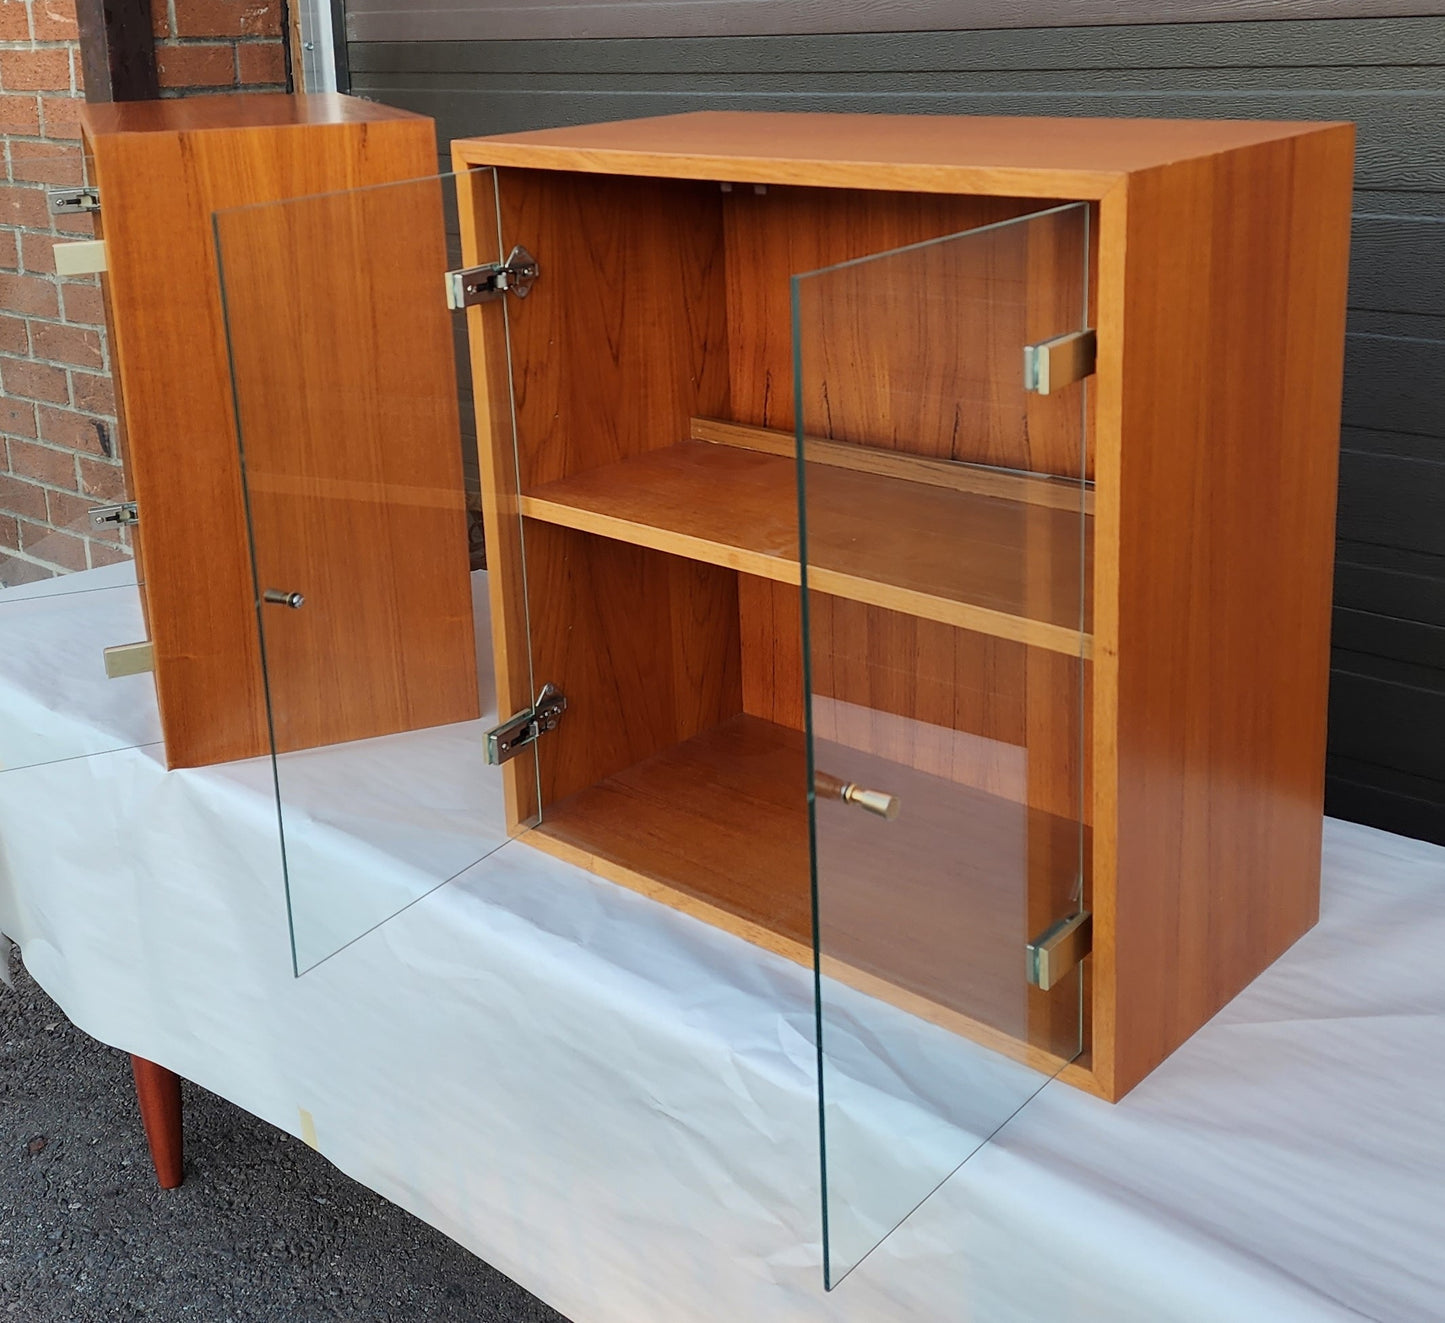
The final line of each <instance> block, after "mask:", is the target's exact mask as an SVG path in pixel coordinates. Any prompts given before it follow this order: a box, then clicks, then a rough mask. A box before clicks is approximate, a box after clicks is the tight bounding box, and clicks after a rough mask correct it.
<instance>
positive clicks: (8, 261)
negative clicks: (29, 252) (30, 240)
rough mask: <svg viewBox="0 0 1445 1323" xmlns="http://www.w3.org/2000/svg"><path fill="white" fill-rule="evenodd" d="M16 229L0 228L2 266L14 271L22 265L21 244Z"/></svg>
mask: <svg viewBox="0 0 1445 1323" xmlns="http://www.w3.org/2000/svg"><path fill="white" fill-rule="evenodd" d="M15 240H16V235H15V231H14V230H0V267H4V268H5V269H6V270H7V271H14V270H15V269H16V268H17V267H18V266H19V265H20V254H19V252H18V249H19V244H17V243H16V241H15Z"/></svg>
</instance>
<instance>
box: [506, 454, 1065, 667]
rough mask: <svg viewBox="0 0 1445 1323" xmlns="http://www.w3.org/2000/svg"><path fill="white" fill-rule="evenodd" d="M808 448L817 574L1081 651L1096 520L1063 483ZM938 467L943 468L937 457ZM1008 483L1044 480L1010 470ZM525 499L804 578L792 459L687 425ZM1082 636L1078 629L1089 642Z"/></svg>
mask: <svg viewBox="0 0 1445 1323" xmlns="http://www.w3.org/2000/svg"><path fill="white" fill-rule="evenodd" d="M746 430H751V431H754V432H756V431H757V430H758V429H746ZM763 435H767V434H766V433H764V434H763ZM860 449H861V447H841V446H835V447H833V450H835V451H836V450H842V451H856V450H860ZM809 453H810V459H809V462H808V464H807V477H806V481H807V501H808V510H807V515H808V547H809V564H808V578H809V584H810V586H811V587H813V588H815V589H817V590H818V591H820V592H825V593H830V594H832V595H833V596H836V597H844V598H851V599H853V600H855V601H860V602H867V603H869V604H870V605H873V606H879V607H884V608H887V609H889V610H894V611H900V612H904V613H906V614H909V615H914V616H919V617H923V618H925V619H929V620H938V621H942V622H943V623H945V624H949V625H956V626H958V627H960V628H963V629H970V630H975V631H977V632H979V633H983V634H991V635H994V636H996V637H999V638H1005V639H1012V640H1014V641H1016V642H1019V643H1026V644H1029V645H1031V646H1034V647H1040V648H1047V649H1049V650H1051V651H1054V652H1061V653H1066V654H1069V655H1073V656H1077V655H1079V653H1080V651H1081V640H1080V634H1079V605H1078V601H1079V591H1080V584H1081V582H1087V579H1086V577H1085V576H1086V575H1087V572H1088V565H1087V557H1088V546H1087V544H1088V542H1090V541H1092V520H1091V519H1088V518H1084V533H1083V535H1082V537H1081V532H1080V520H1081V518H1083V516H1081V514H1080V512H1079V510H1078V509H1077V507H1076V508H1075V509H1072V510H1069V509H1060V508H1058V505H1059V499H1058V496H1057V493H1058V490H1059V489H1058V487H1057V485H1054V486H1053V487H1052V490H1053V492H1054V493H1055V499H1054V500H1053V501H1052V502H1051V503H1045V502H1044V501H1041V500H1036V499H1032V498H1030V497H1029V496H1027V495H1025V494H1024V492H1025V488H1023V487H1020V488H1019V492H1020V498H1019V499H1011V498H1008V497H1005V496H999V495H984V494H981V493H980V492H978V491H977V490H960V489H958V487H956V486H946V485H943V484H942V483H941V482H939V481H938V480H937V479H936V477H935V476H934V475H931V474H930V475H925V478H926V480H924V481H918V480H916V475H914V476H911V477H898V476H889V475H887V474H884V473H879V472H876V471H873V472H866V471H859V470H858V469H856V468H853V467H844V466H842V464H840V463H838V462H834V461H830V460H828V459H814V458H811V456H813V455H814V454H815V453H817V452H816V451H815V450H812V449H810V452H809ZM869 453H870V454H872V455H880V454H885V452H869ZM888 458H890V459H893V460H894V461H895V462H909V461H911V459H912V457H906V456H896V457H891V456H890V457H888ZM913 463H914V466H915V467H916V465H917V463H918V462H917V461H913ZM922 463H924V464H927V461H922ZM945 467H953V466H943V465H938V464H934V465H932V468H935V469H944V468H945ZM1008 481H1011V482H1013V483H1014V484H1016V485H1017V484H1019V483H1024V484H1027V486H1028V488H1030V489H1032V488H1035V487H1038V486H1039V483H1037V482H1032V481H1031V480H1029V479H1018V478H1013V477H1012V476H1011V475H1010V476H1009V477H1008ZM1041 481H1046V480H1041ZM521 509H522V514H523V515H526V516H528V517H530V518H532V519H538V520H543V521H545V522H547V523H553V524H561V525H563V526H565V527H567V528H575V529H579V530H581V531H583V532H587V533H596V534H599V535H601V536H603V537H609V538H615V539H617V540H619V541H623V542H631V543H635V544H637V545H639V546H644V547H650V548H652V549H654V550H657V551H665V552H670V553H672V554H673V555H678V556H686V557H689V558H690V559H693V560H701V561H708V562H710V563H712V564H715V565H724V566H727V567H728V568H730V569H735V570H740V571H742V572H744V573H747V574H755V575H759V576H761V577H763V578H766V579H775V580H778V581H779V582H782V583H792V584H796V583H798V582H799V581H800V577H801V576H800V570H799V563H798V512H797V484H796V464H795V461H794V460H793V459H792V458H791V457H787V456H784V455H781V454H776V453H766V452H764V451H762V450H759V449H753V448H751V447H748V448H744V447H743V446H742V445H740V444H738V442H737V441H735V440H732V441H725V442H724V443H722V444H714V443H712V442H709V441H699V440H693V439H689V440H686V441H682V442H680V443H678V444H677V445H673V446H668V447H666V448H665V449H661V450H654V451H649V452H647V453H645V454H642V455H638V456H635V457H633V458H631V459H627V460H624V461H622V462H620V463H616V464H609V465H606V466H603V467H601V468H595V469H591V470H588V471H587V472H584V473H579V474H576V475H575V476H573V477H570V478H564V479H562V480H561V481H558V482H552V483H548V484H546V485H544V486H541V487H538V488H536V489H534V490H532V491H528V492H525V493H524V494H523V496H522V500H521ZM1081 542H1083V543H1084V544H1085V545H1084V546H1083V547H1081ZM1081 552H1082V554H1083V555H1084V556H1085V564H1084V566H1082V567H1081V565H1080V555H1081ZM1088 645H1089V640H1088V638H1087V637H1086V638H1085V639H1084V640H1083V641H1082V651H1083V652H1084V655H1088V650H1089V647H1088Z"/></svg>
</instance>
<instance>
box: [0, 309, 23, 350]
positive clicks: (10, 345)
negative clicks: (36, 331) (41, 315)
mask: <svg viewBox="0 0 1445 1323" xmlns="http://www.w3.org/2000/svg"><path fill="white" fill-rule="evenodd" d="M0 353H3V354H20V355H21V356H22V357H23V356H25V355H27V354H29V353H30V336H29V335H28V334H27V333H26V330H25V323H24V321H22V320H21V319H20V318H19V317H0Z"/></svg>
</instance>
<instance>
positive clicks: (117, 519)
mask: <svg viewBox="0 0 1445 1323" xmlns="http://www.w3.org/2000/svg"><path fill="white" fill-rule="evenodd" d="M90 522H91V523H92V524H93V525H94V526H95V527H96V528H129V527H130V525H131V524H138V523H140V511H139V509H137V508H136V503H135V502H134V501H121V502H120V504H118V505H97V506H96V507H95V508H94V509H93V510H92V511H91V512H90Z"/></svg>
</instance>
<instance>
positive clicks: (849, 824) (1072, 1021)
mask: <svg viewBox="0 0 1445 1323" xmlns="http://www.w3.org/2000/svg"><path fill="white" fill-rule="evenodd" d="M816 752H817V757H818V759H819V766H818V768H817V769H816V770H817V772H818V773H819V774H827V773H830V767H829V766H827V765H825V762H827V761H831V760H836V763H835V766H834V768H833V769H832V770H833V771H836V772H837V773H838V774H839V775H840V776H842V777H845V778H847V779H848V780H849V781H862V780H863V778H864V777H865V776H866V777H867V778H868V780H869V782H870V783H871V784H873V785H874V786H875V787H876V788H877V789H878V790H881V791H885V792H887V793H888V794H890V795H892V796H895V797H896V799H897V802H898V805H899V812H898V817H897V819H896V820H884V819H883V818H880V817H877V816H874V815H872V814H869V813H867V812H864V811H862V810H860V809H859V808H858V807H856V806H855V805H852V804H846V803H843V802H841V801H823V800H820V802H819V804H818V809H817V811H818V815H819V816H818V832H817V835H818V848H817V866H818V883H817V885H818V887H819V909H818V935H819V944H820V946H821V962H820V963H821V971H822V974H823V977H824V980H825V984H824V986H825V993H824V995H825V996H826V995H827V992H826V987H827V982H828V980H834V979H836V980H837V981H839V982H841V983H846V984H848V985H851V986H852V987H855V988H858V989H860V990H862V991H865V992H867V993H869V994H871V995H873V996H877V997H879V998H881V999H883V1000H886V1001H889V1002H892V1003H894V1004H896V1005H898V1006H901V1007H903V1008H905V1009H907V1010H909V1011H911V1012H913V1013H915V1014H918V1015H921V1016H923V1017H924V1018H926V1019H929V1020H932V1021H934V1022H936V1023H939V1024H942V1025H944V1026H946V1027H948V1028H950V1029H952V1030H954V1031H955V1032H958V1033H961V1034H963V1035H964V1036H966V1037H968V1038H970V1039H973V1040H975V1041H979V1042H982V1043H984V1044H985V1045H987V1046H989V1047H992V1048H994V1049H996V1050H998V1051H1001V1052H1003V1053H1006V1054H1007V1055H1008V1056H1010V1057H1012V1058H1014V1059H1021V1060H1026V1061H1028V1062H1029V1063H1030V1064H1034V1065H1037V1066H1038V1068H1040V1069H1041V1070H1047V1071H1049V1072H1051V1073H1052V1072H1053V1071H1056V1070H1057V1069H1058V1068H1059V1067H1060V1066H1061V1065H1062V1063H1063V1061H1065V1060H1067V1059H1069V1058H1071V1057H1073V1056H1074V1055H1075V1053H1076V1051H1077V1047H1078V1022H1077V996H1075V997H1074V998H1073V1000H1072V1001H1070V1000H1069V998H1068V996H1067V993H1065V995H1064V996H1063V997H1062V998H1061V997H1060V996H1059V995H1058V991H1057V990H1056V993H1055V994H1054V995H1053V996H1049V995H1047V994H1043V993H1040V992H1039V991H1038V990H1037V989H1034V988H1031V987H1030V986H1029V985H1028V983H1027V980H1026V978H1025V956H1024V948H1025V944H1026V943H1027V941H1028V940H1029V937H1030V936H1031V935H1032V926H1033V925H1036V924H1037V922H1038V918H1037V916H1038V915H1039V914H1040V913H1041V912H1043V911H1045V910H1048V909H1050V908H1053V909H1057V907H1058V905H1059V904H1060V903H1067V901H1068V896H1069V893H1070V892H1072V891H1074V890H1076V889H1077V886H1078V875H1077V868H1078V861H1079V857H1080V849H1081V836H1080V831H1081V829H1080V826H1079V824H1078V823H1077V822H1076V821H1073V820H1070V819H1067V818H1060V817H1056V816H1054V815H1052V814H1048V813H1044V812H1042V811H1040V810H1037V809H1030V808H1028V806H1027V805H1026V804H1024V803H1021V802H1017V801H1015V800H1013V799H1009V798H1004V797H1002V796H999V795H995V794H990V793H987V792H985V791H982V790H976V789H973V788H970V787H965V786H960V785H958V784H956V783H955V782H952V781H949V780H946V779H944V778H940V777H936V776H931V775H929V774H927V773H924V772H920V771H918V770H917V769H916V768H913V767H908V766H904V765H902V764H899V763H894V762H891V761H888V760H885V759H882V758H879V757H877V756H875V755H871V754H863V753H860V752H859V751H858V750H854V749H848V748H845V747H844V746H841V745H839V746H834V745H831V744H827V743H825V742H821V741H820V742H819V744H818V746H817V751H816ZM860 759H861V762H860ZM806 787H807V752H806V743H805V738H804V736H803V734H802V733H801V732H799V731H796V730H792V729H790V728H787V727H784V726H780V725H777V724H775V723H773V722H770V721H765V720H762V719H760V718H757V717H753V716H748V715H739V716H735V717H732V718H730V719H728V720H726V721H724V722H722V723H720V724H719V725H717V726H715V727H713V728H711V729H710V730H707V731H704V732H703V733H702V734H700V735H698V736H696V737H694V738H693V739H690V740H687V741H686V742H684V743H681V744H678V745H675V746H673V747H671V748H669V749H666V750H664V751H662V752H661V753H659V754H657V755H655V756H653V757H651V758H648V759H646V760H644V761H643V762H640V763H638V764H636V765H634V766H632V767H630V768H628V769H626V770H625V771H623V772H620V773H618V774H617V775H615V776H610V777H608V778H606V779H605V780H603V781H600V782H598V783H597V784H596V785H593V786H589V787H588V788H586V789H585V790H582V791H580V792H578V793H576V794H574V795H571V796H569V797H568V798H566V799H564V800H562V801H560V802H558V803H556V804H554V805H551V806H549V807H548V808H547V809H546V810H545V811H544V813H543V820H542V822H541V824H540V825H539V826H538V827H536V828H535V829H533V830H532V831H530V832H528V833H527V834H526V835H525V836H524V837H523V839H524V840H526V841H528V842H530V843H531V844H532V845H534V846H536V847H537V848H539V849H542V850H544V851H546V852H547V853H549V854H552V855H555V856H557V857H559V858H562V859H565V860H567V861H568V862H571V863H574V864H578V865H580V866H581V867H584V868H587V869H588V870H589V871H591V872H594V873H596V874H598V875H599V876H602V877H605V878H608V879H609V880H611V881H613V882H616V883H619V884H620V885H623V886H626V887H629V888H631V889H633V890H636V891H639V892H641V893H643V894H644V895H648V896H650V897H652V898H653V899H656V900H658V901H661V902H662V903H664V904H666V905H669V906H671V907H673V908H675V909H678V910H681V911H683V912H684V913H688V914H691V915H693V916H694V917H696V918H699V919H702V920H703V921H704V922H707V923H711V924H713V925H714V926H716V927H719V928H722V929H724V930H726V931H728V932H731V933H734V934H736V935H737V936H740V937H742V938H744V939H745V940H747V941H750V942H752V943H754V944H755V945H757V946H761V947H763V948H765V949H767V950H770V951H773V952H775V953H777V954H779V955H782V956H784V957H786V958H788V959H791V960H795V961H797V962H798V963H800V964H802V965H805V966H809V967H811V966H812V965H813V963H814V936H813V922H814V915H813V897H812V887H813V877H812V868H811V861H810V850H809V820H808V802H807V796H806Z"/></svg>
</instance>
